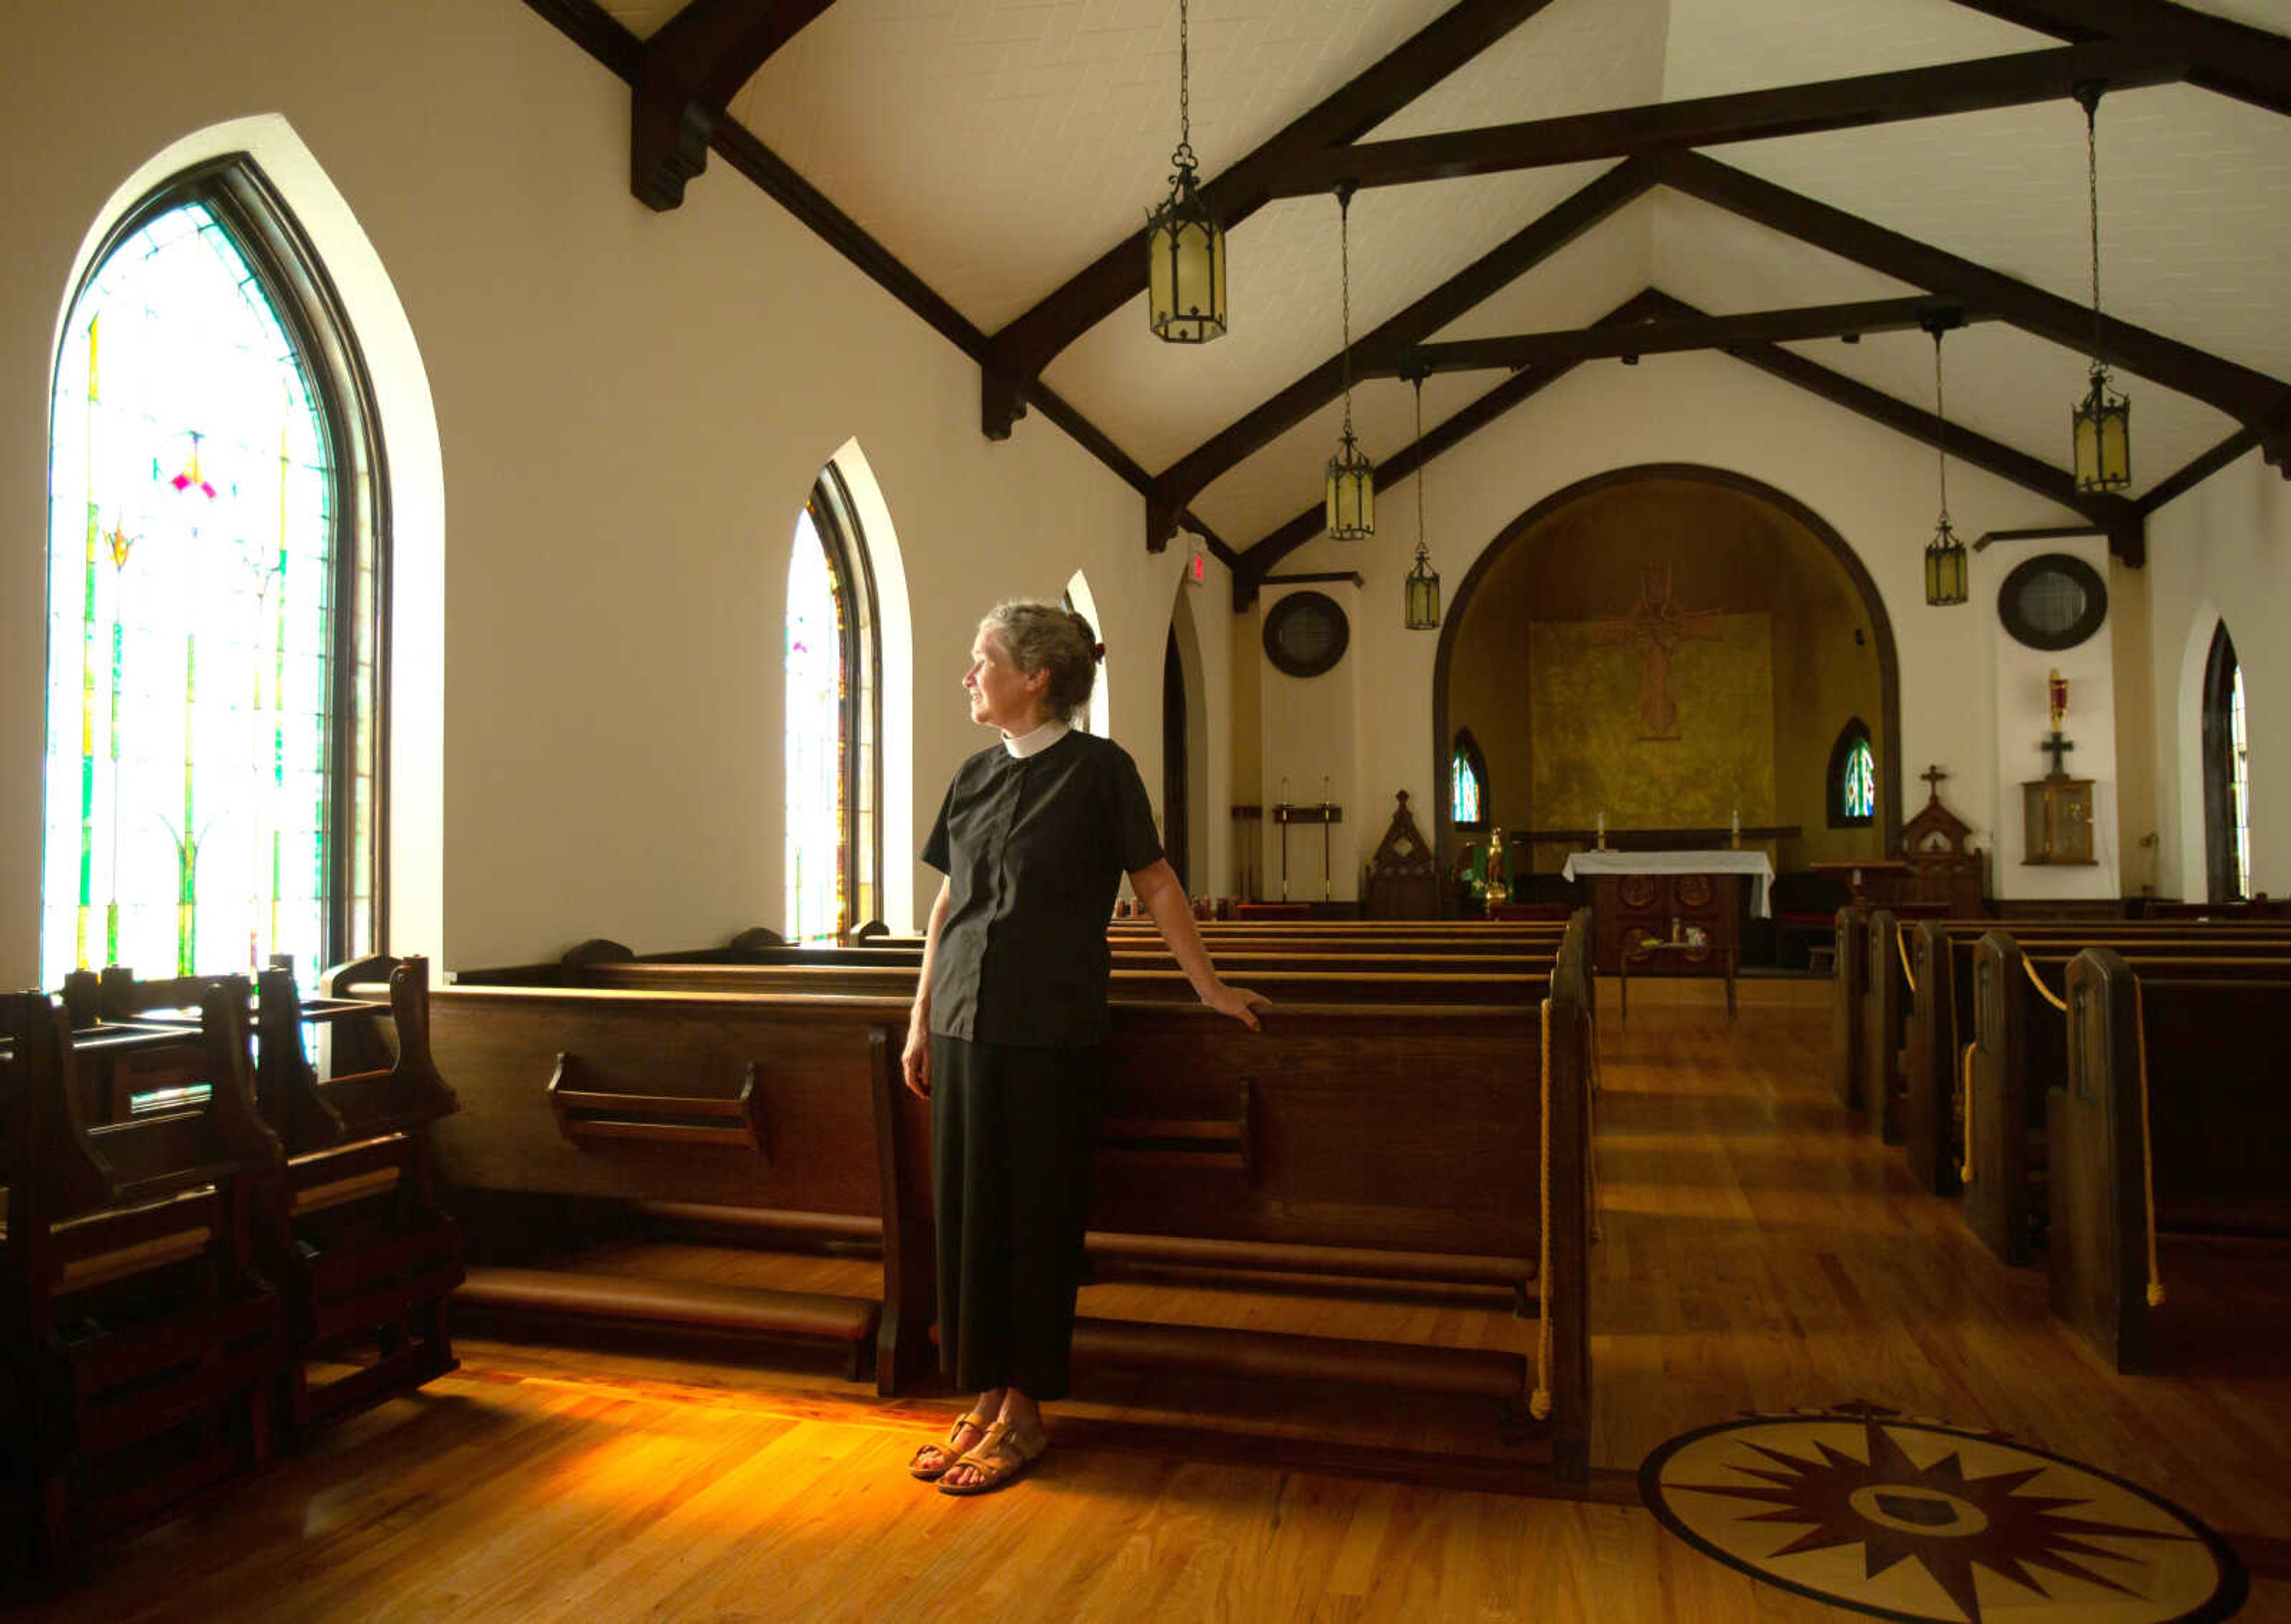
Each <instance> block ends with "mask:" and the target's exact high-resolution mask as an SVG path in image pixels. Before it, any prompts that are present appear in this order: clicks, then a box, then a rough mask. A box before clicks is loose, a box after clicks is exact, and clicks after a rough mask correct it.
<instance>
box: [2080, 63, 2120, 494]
mask: <svg viewBox="0 0 2291 1624" xmlns="http://www.w3.org/2000/svg"><path fill="white" fill-rule="evenodd" d="M2106 88H2107V86H2105V85H2103V84H2101V83H2100V82H2099V81H2098V80H2096V79H2087V80H2086V81H2085V83H2083V84H2079V85H2078V86H2077V91H2076V97H2077V100H2078V101H2080V102H2082V103H2083V104H2084V148H2085V174H2086V180H2087V181H2088V182H2089V187H2088V189H2089V193H2090V197H2091V203H2092V392H2091V393H2090V394H2088V395H2086V397H2085V398H2084V400H2083V402H2082V403H2081V404H2080V405H2078V407H2077V408H2076V412H2075V414H2074V417H2073V420H2072V421H2073V422H2074V425H2075V436H2076V440H2075V443H2076V483H2077V489H2078V490H2080V491H2120V490H2122V489H2123V488H2124V487H2125V486H2127V485H2130V484H2131V483H2132V403H2131V402H2130V401H2129V400H2127V399H2126V398H2124V397H2123V396H2122V395H2119V394H2118V393H2117V392H2116V391H2115V390H2112V389H2110V388H2109V386H2108V365H2107V363H2106V362H2104V361H2102V359H2101V358H2100V97H2101V92H2102V91H2103V90H2105V89H2106Z"/></svg>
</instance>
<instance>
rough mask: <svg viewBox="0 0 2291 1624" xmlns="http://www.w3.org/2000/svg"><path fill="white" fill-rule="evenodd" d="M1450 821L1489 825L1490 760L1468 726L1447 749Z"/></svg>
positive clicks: (1464, 825) (1471, 826)
mask: <svg viewBox="0 0 2291 1624" xmlns="http://www.w3.org/2000/svg"><path fill="white" fill-rule="evenodd" d="M1448 821H1449V823H1450V824H1452V825H1453V826H1455V827H1456V828H1458V829H1467V830H1468V829H1484V828H1486V827H1487V826H1488V761H1487V758H1486V757H1485V756H1483V755H1482V754H1481V753H1480V742H1479V741H1478V740H1477V739H1475V738H1474V737H1473V736H1472V730H1471V729H1470V728H1461V729H1459V731H1458V732H1457V734H1456V743H1455V745H1454V747H1453V748H1452V749H1451V750H1450V751H1449V752H1448Z"/></svg>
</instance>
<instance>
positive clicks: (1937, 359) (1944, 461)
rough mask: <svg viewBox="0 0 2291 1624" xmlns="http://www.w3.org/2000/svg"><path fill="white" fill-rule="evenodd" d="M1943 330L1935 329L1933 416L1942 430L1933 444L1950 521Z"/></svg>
mask: <svg viewBox="0 0 2291 1624" xmlns="http://www.w3.org/2000/svg"><path fill="white" fill-rule="evenodd" d="M1941 333H1942V330H1941V328H1939V327H1936V328H1934V329H1933V416H1934V418H1935V419H1937V420H1938V421H1939V422H1940V425H1941V432H1940V433H1938V434H1936V435H1935V436H1934V437H1933V445H1934V446H1935V448H1936V449H1937V450H1938V452H1939V453H1940V456H1941V523H1943V524H1947V523H1948V522H1949V403H1948V400H1947V398H1945V397H1944V396H1943V395H1942V394H1941Z"/></svg>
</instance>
